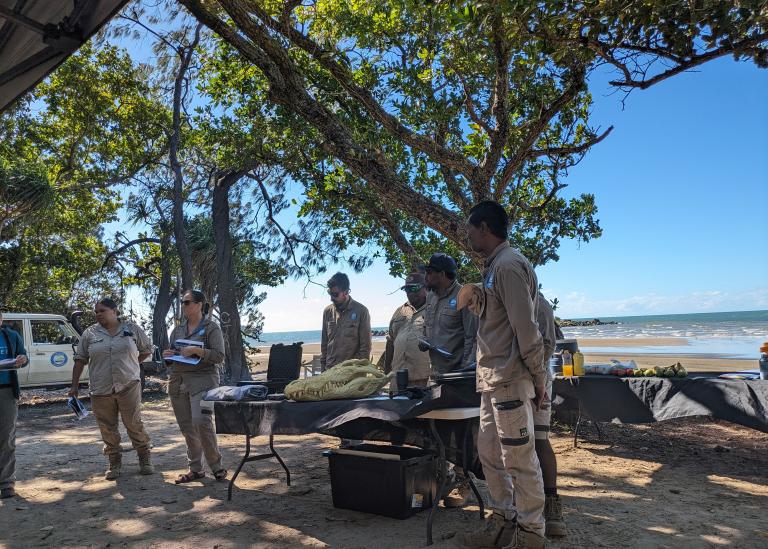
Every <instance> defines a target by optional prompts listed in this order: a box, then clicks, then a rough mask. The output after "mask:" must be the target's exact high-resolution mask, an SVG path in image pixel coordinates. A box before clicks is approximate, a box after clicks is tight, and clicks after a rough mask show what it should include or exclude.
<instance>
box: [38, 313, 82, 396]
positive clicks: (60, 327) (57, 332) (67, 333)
mask: <svg viewBox="0 0 768 549" xmlns="http://www.w3.org/2000/svg"><path fill="white" fill-rule="evenodd" d="M29 324H30V334H31V336H32V337H31V344H30V349H29V358H30V365H29V377H28V384H30V385H49V384H66V383H69V382H70V381H72V367H73V365H74V360H73V354H74V353H73V349H72V345H73V344H75V343H76V342H77V332H75V329H74V328H72V326H70V325H69V323H68V322H66V321H65V320H61V319H55V318H53V319H29Z"/></svg>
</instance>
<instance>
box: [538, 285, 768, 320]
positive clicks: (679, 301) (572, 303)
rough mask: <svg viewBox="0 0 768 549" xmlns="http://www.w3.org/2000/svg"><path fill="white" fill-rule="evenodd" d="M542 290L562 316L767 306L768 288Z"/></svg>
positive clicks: (753, 308) (663, 312)
mask: <svg viewBox="0 0 768 549" xmlns="http://www.w3.org/2000/svg"><path fill="white" fill-rule="evenodd" d="M542 293H543V294H544V295H545V296H547V298H549V299H554V298H555V297H556V298H557V299H558V309H557V315H558V316H561V317H564V318H589V317H600V316H603V317H608V316H635V315H637V316H641V315H654V314H676V313H706V312H719V311H741V310H747V311H748V310H753V311H754V310H764V309H768V288H755V289H751V290H745V291H741V292H724V291H721V290H707V291H700V292H691V293H689V294H680V295H665V294H658V293H648V294H641V295H634V296H630V297H626V298H617V299H601V298H596V297H594V296H591V295H589V294H586V293H584V292H563V293H560V292H558V291H557V290H556V289H552V288H544V289H542Z"/></svg>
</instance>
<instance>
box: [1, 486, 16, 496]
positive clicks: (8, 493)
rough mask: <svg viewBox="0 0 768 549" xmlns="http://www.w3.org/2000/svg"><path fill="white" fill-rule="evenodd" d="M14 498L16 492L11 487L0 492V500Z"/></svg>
mask: <svg viewBox="0 0 768 549" xmlns="http://www.w3.org/2000/svg"><path fill="white" fill-rule="evenodd" d="M14 497H16V490H15V489H14V487H13V486H9V487H8V488H3V489H2V490H0V499H8V498H14Z"/></svg>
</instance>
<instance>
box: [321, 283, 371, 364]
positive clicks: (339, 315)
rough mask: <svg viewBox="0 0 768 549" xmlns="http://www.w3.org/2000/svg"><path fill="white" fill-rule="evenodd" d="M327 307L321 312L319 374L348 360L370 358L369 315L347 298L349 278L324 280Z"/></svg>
mask: <svg viewBox="0 0 768 549" xmlns="http://www.w3.org/2000/svg"><path fill="white" fill-rule="evenodd" d="M328 295H329V296H330V298H331V304H330V305H328V306H327V307H326V308H325V310H324V311H323V328H322V337H321V340H320V367H321V369H322V371H325V370H327V369H328V368H332V367H333V366H336V365H337V364H339V363H340V362H344V361H345V360H349V359H351V358H370V355H371V315H370V313H368V309H366V308H365V306H364V305H362V304H361V303H358V302H357V301H355V300H354V299H352V298H351V297H350V295H349V277H348V276H347V275H345V274H344V273H336V274H335V275H333V276H332V277H331V278H330V280H328Z"/></svg>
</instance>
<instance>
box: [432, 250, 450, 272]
mask: <svg viewBox="0 0 768 549" xmlns="http://www.w3.org/2000/svg"><path fill="white" fill-rule="evenodd" d="M427 269H432V270H433V271H442V272H444V273H451V274H456V262H455V261H454V260H453V258H452V257H451V256H449V255H448V254H444V253H437V254H432V257H430V258H429V263H428V264H427Z"/></svg>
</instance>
